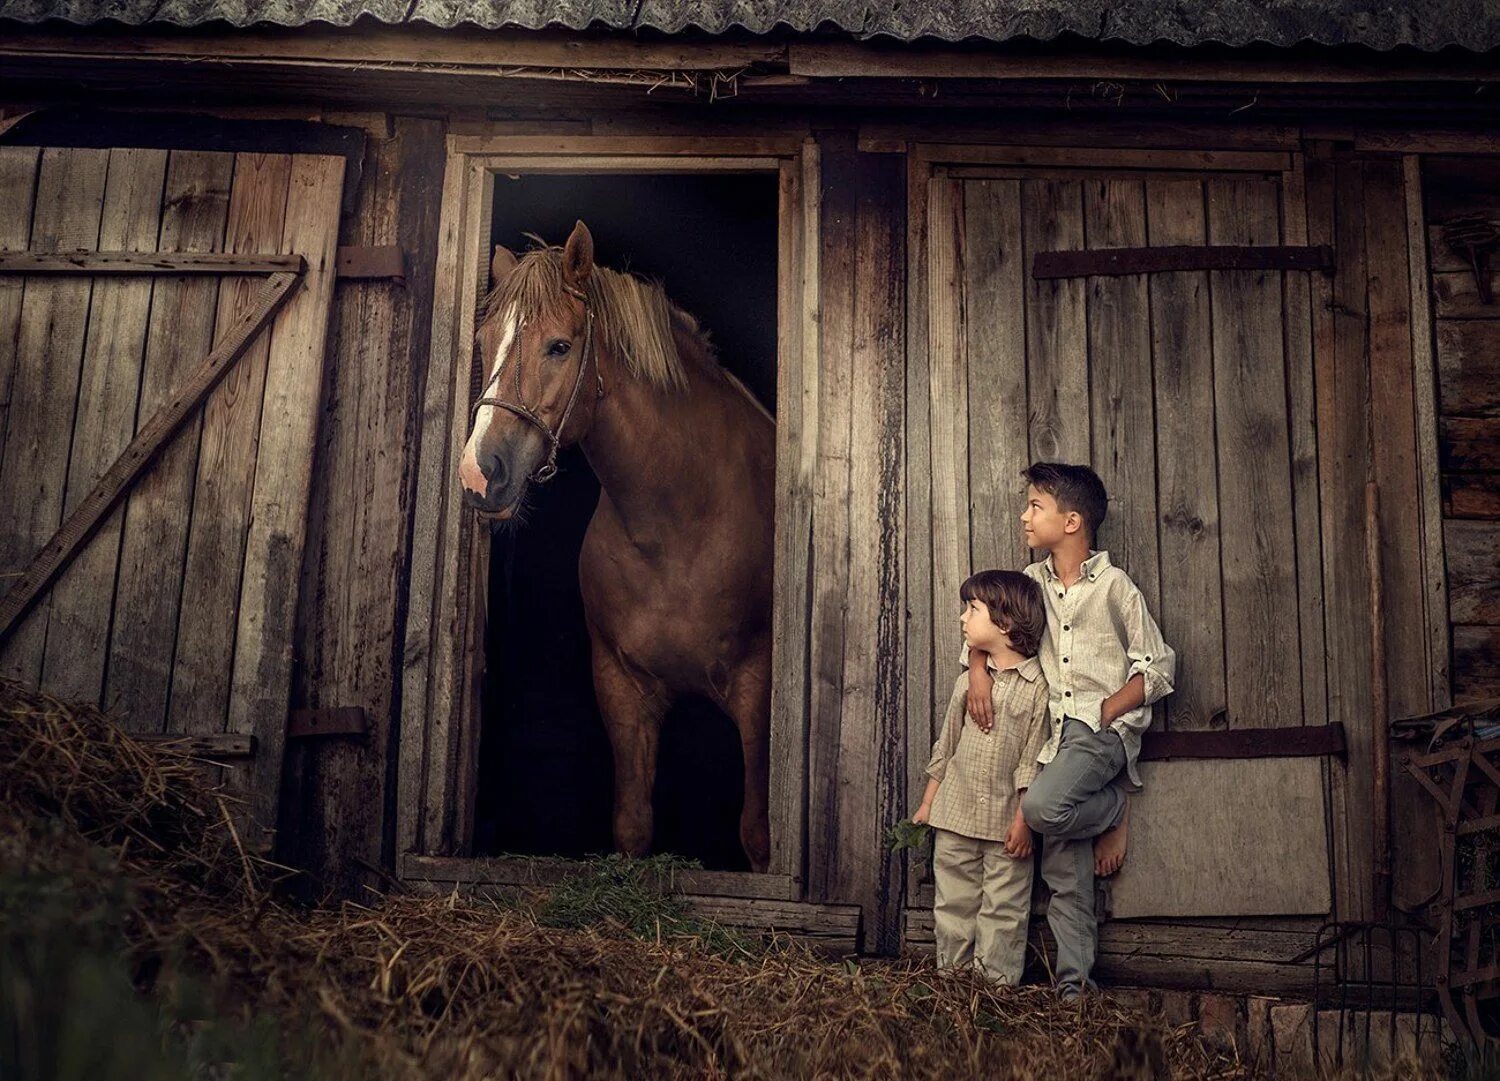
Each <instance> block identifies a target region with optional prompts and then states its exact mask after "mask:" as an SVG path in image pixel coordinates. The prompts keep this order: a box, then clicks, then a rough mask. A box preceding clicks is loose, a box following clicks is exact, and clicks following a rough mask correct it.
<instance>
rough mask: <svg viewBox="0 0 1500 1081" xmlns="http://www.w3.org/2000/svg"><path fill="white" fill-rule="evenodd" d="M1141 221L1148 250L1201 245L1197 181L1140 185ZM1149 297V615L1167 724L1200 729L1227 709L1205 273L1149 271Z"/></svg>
mask: <svg viewBox="0 0 1500 1081" xmlns="http://www.w3.org/2000/svg"><path fill="white" fill-rule="evenodd" d="M1146 219H1147V238H1148V240H1149V242H1150V243H1151V244H1152V245H1153V246H1159V247H1169V246H1176V245H1201V244H1203V243H1204V242H1205V237H1206V235H1207V225H1206V222H1205V219H1204V206H1203V183H1202V182H1201V181H1198V180H1152V181H1148V182H1147V184H1146ZM1150 294H1151V349H1152V358H1153V363H1154V367H1155V372H1156V440H1157V455H1156V483H1157V489H1158V495H1157V498H1158V500H1159V506H1160V508H1161V513H1160V520H1161V529H1160V543H1161V565H1162V567H1163V568H1164V569H1165V573H1164V574H1163V575H1162V578H1161V607H1160V608H1159V609H1158V612H1159V618H1160V621H1161V627H1162V633H1163V634H1164V635H1165V636H1166V639H1167V641H1168V642H1170V643H1172V645H1173V648H1175V649H1176V650H1177V686H1176V690H1175V691H1174V692H1173V694H1172V696H1171V697H1170V698H1168V699H1167V726H1168V727H1169V728H1176V729H1184V730H1188V729H1203V728H1207V727H1209V720H1210V718H1212V717H1213V715H1214V714H1215V713H1216V712H1217V711H1219V710H1221V709H1224V708H1225V705H1226V698H1225V691H1224V618H1225V612H1224V584H1223V579H1222V577H1221V569H1220V558H1219V476H1218V450H1217V447H1216V445H1215V443H1214V381H1213V332H1212V318H1211V313H1210V310H1209V296H1208V274H1207V272H1205V271H1192V272H1174V273H1170V274H1153V275H1151V279H1150Z"/></svg>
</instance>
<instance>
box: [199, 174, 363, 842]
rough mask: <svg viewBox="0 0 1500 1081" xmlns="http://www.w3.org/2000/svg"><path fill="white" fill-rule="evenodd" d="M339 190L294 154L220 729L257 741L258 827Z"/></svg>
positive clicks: (267, 799)
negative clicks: (281, 287)
mask: <svg viewBox="0 0 1500 1081" xmlns="http://www.w3.org/2000/svg"><path fill="white" fill-rule="evenodd" d="M343 193H344V159H343V158H341V157H323V156H314V155H310V154H308V155H304V154H299V155H297V156H296V157H294V158H293V159H292V169H291V174H290V178H289V182H288V185H287V197H286V216H285V218H284V223H283V225H282V232H281V247H280V249H279V250H280V251H282V252H283V253H287V254H290V253H293V252H295V253H296V254H298V255H301V256H302V257H303V258H304V259H305V260H306V261H307V269H306V271H305V272H304V273H303V276H302V283H301V288H300V289H299V290H298V291H297V292H296V293H294V294H293V295H292V298H291V300H289V301H288V302H287V305H286V307H284V308H282V310H281V312H280V313H279V314H278V315H277V317H276V322H275V323H274V324H273V325H272V327H271V351H270V354H269V355H268V356H267V358H266V380H265V405H264V408H263V409H262V410H261V418H262V421H261V426H260V438H259V446H258V453H257V455H256V463H255V485H254V492H253V495H252V498H251V504H250V523H249V531H248V535H247V537H246V538H245V570H244V575H243V578H242V586H241V589H240V595H239V604H238V626H237V629H236V632H235V639H234V668H233V679H232V682H231V693H230V698H229V722H228V727H227V729H226V730H227V731H229V732H238V733H241V734H253V735H254V736H255V745H256V751H255V757H254V758H253V759H252V760H251V764H250V769H249V773H250V776H249V782H250V808H249V810H250V820H251V821H252V822H253V823H254V824H256V825H258V826H259V827H260V828H262V829H266V830H274V829H275V824H276V810H277V802H278V799H279V795H280V786H281V768H282V754H283V749H284V740H285V738H286V719H287V708H288V703H289V701H290V696H291V679H292V641H293V631H294V623H295V619H296V615H297V584H298V581H299V580H300V578H301V573H302V551H303V541H304V539H305V537H306V528H307V498H308V492H309V490H310V487H311V481H312V467H313V451H314V449H315V448H316V446H317V434H318V406H319V404H320V402H321V400H322V388H323V369H324V363H323V359H324V353H325V351H326V349H327V345H328V318H329V307H330V302H331V300H332V297H333V283H334V280H335V278H336V277H337V274H338V271H337V267H336V265H335V264H336V259H337V256H338V243H339V238H338V226H339V205H340V203H341V201H342V199H343Z"/></svg>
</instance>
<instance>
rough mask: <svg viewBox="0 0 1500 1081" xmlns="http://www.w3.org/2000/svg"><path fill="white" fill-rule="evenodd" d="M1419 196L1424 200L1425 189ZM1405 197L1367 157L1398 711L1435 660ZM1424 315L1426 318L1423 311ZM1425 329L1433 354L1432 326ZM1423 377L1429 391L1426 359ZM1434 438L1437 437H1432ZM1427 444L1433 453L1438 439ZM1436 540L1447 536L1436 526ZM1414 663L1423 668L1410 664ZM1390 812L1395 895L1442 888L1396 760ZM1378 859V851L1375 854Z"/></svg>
mask: <svg viewBox="0 0 1500 1081" xmlns="http://www.w3.org/2000/svg"><path fill="white" fill-rule="evenodd" d="M1419 179H1420V178H1419ZM1416 197H1417V198H1418V199H1420V193H1419V192H1418V193H1416ZM1408 198H1409V197H1408V194H1407V192H1406V191H1405V170H1404V168H1403V164H1402V162H1401V161H1399V160H1394V159H1391V160H1379V161H1368V162H1366V163H1365V199H1366V204H1365V205H1366V206H1367V207H1368V208H1369V211H1370V212H1368V213H1367V214H1366V215H1365V258H1366V266H1367V273H1368V286H1367V289H1368V292H1367V297H1368V304H1369V364H1370V415H1371V423H1372V425H1373V429H1372V430H1373V431H1374V432H1376V433H1378V436H1377V437H1376V438H1373V439H1372V440H1371V447H1372V465H1373V468H1374V472H1375V480H1376V482H1377V483H1378V484H1379V486H1380V511H1379V513H1380V536H1381V546H1380V555H1381V586H1382V601H1383V604H1384V606H1385V611H1386V612H1387V613H1388V616H1387V618H1386V619H1385V620H1384V623H1385V669H1386V686H1387V687H1388V688H1389V706H1390V711H1391V716H1392V717H1409V716H1412V715H1415V714H1421V713H1426V712H1428V711H1429V710H1430V709H1431V708H1432V686H1431V682H1430V675H1431V672H1432V670H1433V667H1434V665H1433V663H1432V660H1431V657H1430V656H1429V652H1428V650H1429V648H1430V645H1431V641H1432V633H1431V630H1430V628H1429V625H1428V623H1427V619H1426V611H1427V604H1428V585H1427V564H1426V561H1425V557H1424V552H1423V549H1424V548H1425V547H1426V545H1427V544H1428V543H1431V539H1430V538H1429V537H1428V536H1427V535H1426V533H1425V530H1424V528H1423V524H1424V523H1423V510H1424V504H1423V499H1422V482H1421V478H1420V475H1419V472H1420V463H1421V457H1420V455H1421V450H1420V445H1419V444H1420V442H1421V441H1420V439H1419V433H1418V431H1417V402H1416V398H1417V393H1416V387H1415V378H1414V377H1415V374H1416V371H1417V367H1416V361H1415V358H1414V356H1413V343H1414V336H1413V325H1412V324H1413V319H1412V305H1413V303H1414V302H1415V301H1418V300H1419V299H1420V304H1421V306H1422V307H1423V309H1424V316H1425V314H1426V312H1425V308H1426V303H1427V301H1426V297H1425V296H1420V297H1419V295H1418V294H1416V293H1414V291H1413V289H1412V277H1413V273H1414V271H1413V269H1412V267H1411V266H1410V265H1409V262H1408V256H1409V254H1410V253H1411V252H1412V251H1415V252H1416V256H1417V258H1418V259H1419V260H1421V261H1422V262H1423V263H1425V260H1426V253H1425V250H1424V249H1425V247H1426V245H1425V231H1424V230H1423V229H1422V228H1421V227H1420V218H1419V219H1418V223H1417V224H1418V228H1417V229H1416V230H1415V231H1414V233H1412V234H1411V235H1408V230H1407V224H1408V215H1407V213H1406V208H1407V206H1408V205H1409V204H1408ZM1418 205H1419V206H1420V203H1419V204H1418ZM1397 208H1399V211H1398V210H1397ZM1417 273H1420V271H1417ZM1422 323H1423V326H1424V327H1426V325H1427V320H1426V319H1425V318H1424V319H1423V320H1422ZM1424 333H1425V334H1426V335H1427V341H1428V343H1429V344H1428V346H1427V350H1426V351H1427V352H1428V353H1429V355H1430V341H1431V337H1430V334H1431V332H1430V331H1424ZM1425 379H1426V381H1427V383H1428V385H1429V393H1430V387H1431V383H1432V374H1431V361H1430V359H1429V360H1428V361H1427V374H1426V376H1425ZM1432 438H1433V439H1434V440H1435V436H1433V437H1432ZM1431 450H1432V460H1433V461H1435V459H1436V446H1435V443H1434V445H1432V447H1431ZM1435 480H1436V477H1435V476H1434V481H1435ZM1434 486H1435V485H1434ZM1436 543H1437V544H1438V545H1439V546H1440V545H1441V543H1442V541H1441V534H1440V533H1439V537H1438V538H1437V541H1436ZM1444 620H1445V622H1446V613H1445V614H1444ZM1414 666H1419V668H1420V670H1419V671H1416V672H1413V671H1412V669H1413V667H1414ZM1390 813H1391V823H1390V824H1391V828H1390V833H1389V837H1390V841H1391V848H1392V852H1391V855H1392V868H1393V870H1394V872H1395V874H1394V876H1393V879H1392V883H1393V892H1394V900H1395V901H1396V902H1397V903H1398V904H1406V905H1410V904H1413V903H1416V902H1419V901H1421V900H1422V899H1423V898H1424V897H1427V896H1430V894H1431V893H1432V891H1433V890H1435V889H1436V888H1437V885H1438V881H1439V874H1440V869H1439V866H1438V852H1437V847H1436V845H1434V844H1433V838H1434V836H1436V833H1435V829H1436V822H1435V820H1434V818H1433V812H1432V803H1431V800H1430V798H1429V797H1428V796H1427V795H1426V793H1425V792H1423V791H1422V789H1421V788H1420V786H1418V784H1417V783H1416V781H1415V780H1414V779H1412V778H1411V777H1409V776H1408V775H1407V774H1406V773H1405V772H1404V771H1402V770H1400V769H1395V770H1393V771H1392V774H1391V780H1390ZM1379 858H1380V854H1379V853H1376V859H1377V861H1378V860H1379Z"/></svg>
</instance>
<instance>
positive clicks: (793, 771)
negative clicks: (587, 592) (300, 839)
mask: <svg viewBox="0 0 1500 1081" xmlns="http://www.w3.org/2000/svg"><path fill="white" fill-rule="evenodd" d="M643 172H646V173H715V172H759V173H767V174H773V175H775V176H776V177H777V180H778V189H779V198H778V205H779V213H778V217H779V221H778V256H777V274H778V290H777V296H778V301H777V320H778V331H777V354H778V356H777V439H776V464H777V470H776V540H775V552H776V569H775V579H774V581H775V593H774V607H773V613H772V618H773V628H774V643H775V644H774V650H773V662H772V664H773V686H772V702H771V718H772V719H771V767H770V790H771V847H772V853H771V867H770V872H769V873H768V874H753V873H748V872H746V873H715V872H701V873H694V874H690V875H688V876H685V880H684V882H683V883H682V885H683V886H684V887H685V888H687V889H689V890H690V891H693V892H700V893H713V894H717V895H721V896H744V897H752V898H764V899H776V900H798V899H800V898H801V897H802V895H803V882H804V879H805V873H806V866H805V864H806V855H807V841H806V815H807V810H806V796H807V777H806V759H807V750H806V745H807V709H806V700H807V679H808V676H807V672H808V637H809V636H808V611H809V591H808V581H807V552H808V543H809V536H810V514H811V511H810V507H811V488H812V481H811V477H812V473H813V466H814V463H815V460H816V445H815V440H816V432H817V421H816V413H815V412H814V410H815V409H816V401H817V397H816V385H817V371H818V366H817V347H818V338H817V307H818V272H817V258H818V257H817V251H818V247H817V237H818V212H817V207H818V186H819V179H818V177H819V172H818V150H817V145H816V143H814V142H813V141H812V140H811V139H804V138H800V137H790V138H789V137H770V138H713V137H702V138H699V137H639V138H637V137H628V138H612V137H578V138H557V137H551V136H485V135H450V136H449V137H448V154H447V163H446V169H445V173H444V181H443V197H442V211H441V217H440V220H439V230H440V233H439V239H438V254H437V269H436V275H435V289H434V297H433V315H432V348H431V353H430V356H431V367H430V369H429V377H428V379H427V385H426V388H425V392H424V395H423V402H422V428H421V444H420V450H419V454H420V458H419V462H420V464H419V472H418V478H417V492H416V498H415V504H414V508H413V513H414V516H415V522H414V530H413V537H412V565H411V566H412V570H411V578H410V589H411V594H410V605H409V612H408V617H407V624H406V632H405V651H404V657H405V660H404V662H403V670H402V673H401V679H402V707H401V731H400V753H399V761H398V766H397V771H398V780H397V848H396V850H397V853H398V854H399V857H398V863H397V868H396V870H397V874H398V875H400V876H401V877H402V878H410V879H413V880H424V881H441V882H467V883H473V884H490V885H507V884H514V883H515V882H517V881H528V880H533V879H530V878H527V877H526V876H528V875H533V876H534V871H533V870H531V869H529V868H528V866H527V865H530V864H534V863H537V862H539V861H530V860H504V859H501V860H496V859H485V860H477V859H474V858H472V856H471V852H472V842H473V813H474V796H475V782H476V777H477V770H478V759H477V750H478V735H479V732H478V729H479V723H480V708H479V694H480V684H481V679H482V674H483V644H484V625H485V605H484V601H483V598H484V597H485V595H486V594H485V583H486V581H487V579H488V564H489V545H488V544H487V543H484V541H485V539H486V535H485V534H483V532H482V531H480V530H477V529H476V528H475V527H474V519H473V516H472V515H470V514H468V513H465V511H464V510H463V508H462V503H461V500H460V498H459V495H458V490H457V483H456V481H455V479H454V478H455V471H456V467H457V461H458V457H459V454H460V453H461V451H462V448H463V444H464V442H465V440H466V439H467V437H468V421H469V412H470V409H469V404H470V402H471V401H472V399H473V397H474V396H475V395H477V393H478V391H479V386H478V383H479V375H478V372H477V371H476V370H475V367H474V364H473V349H472V342H473V336H474V317H475V311H476V307H477V304H478V301H479V299H480V297H481V296H482V295H483V290H484V287H485V282H486V281H487V275H488V266H489V259H490V241H489V237H490V226H491V209H492V202H493V197H494V182H495V175H496V174H497V173H507V174H532V175H538V174H541V175H545V174H578V173H586V174H607V173H643ZM548 862H550V861H548Z"/></svg>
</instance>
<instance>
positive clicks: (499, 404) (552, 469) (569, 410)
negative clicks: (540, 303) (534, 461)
mask: <svg viewBox="0 0 1500 1081" xmlns="http://www.w3.org/2000/svg"><path fill="white" fill-rule="evenodd" d="M563 288H565V289H566V290H567V291H568V292H569V293H570V294H572V295H573V296H574V297H577V298H578V300H580V301H582V303H583V358H582V359H581V360H579V362H578V376H577V378H576V379H574V380H573V390H572V393H570V394H569V395H568V404H567V406H565V407H564V409H563V414H562V418H561V419H560V420H559V421H558V422H557V427H556V428H549V427H548V426H547V422H546V421H545V420H543V419H542V418H541V416H540V415H539V414H538V413H537V412H536V411H535V410H534V409H532V408H531V407H530V406H527V405H526V404H524V403H523V402H522V401H521V400H520V399H521V366H520V365H519V364H516V365H513V367H514V369H515V373H516V375H515V385H516V400H515V401H513V402H511V401H506V400H505V399H504V398H480V399H479V400H478V401H477V402H475V403H474V408H473V409H471V410H470V411H469V429H470V430H471V431H472V430H473V428H474V424H475V422H476V421H477V420H478V419H479V410H480V407H481V406H486V405H490V406H494V407H495V408H497V409H504V410H505V411H506V412H508V413H514V414H515V415H516V416H518V417H520V418H521V419H522V420H524V421H526V422H527V423H528V424H530V425H531V426H532V427H534V428H536V429H537V430H538V431H539V432H541V433H542V435H543V436H544V437H545V438H546V440H547V458H546V460H545V461H544V462H542V464H541V465H539V466H538V467H537V468H536V469H535V470H534V471H533V472H532V474H531V476H529V477H527V478H526V479H527V481H528V482H530V483H532V484H546V483H547V482H548V481H549V480H551V479H552V478H553V477H555V476H557V452H558V450H560V449H561V447H562V431H563V429H564V428H565V427H567V424H568V418H569V417H570V416H572V415H573V407H574V406H575V405H577V404H578V391H579V390H580V389H581V388H582V387H583V373H584V371H586V370H587V368H588V366H589V358H590V355H591V354H592V353H593V344H594V309H593V306H592V305H591V304H589V298H588V295H587V294H586V293H584V292H583V290H581V289H575V288H573V287H572V286H571V285H565V286H564V287H563ZM593 359H594V377H595V378H596V379H597V380H598V382H599V398H600V399H603V397H604V375H603V373H602V372H600V371H599V358H598V357H597V356H594V358H593ZM495 374H496V375H497V376H498V375H499V374H500V373H499V372H496V373H495ZM491 381H493V380H491ZM486 387H488V384H486Z"/></svg>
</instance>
